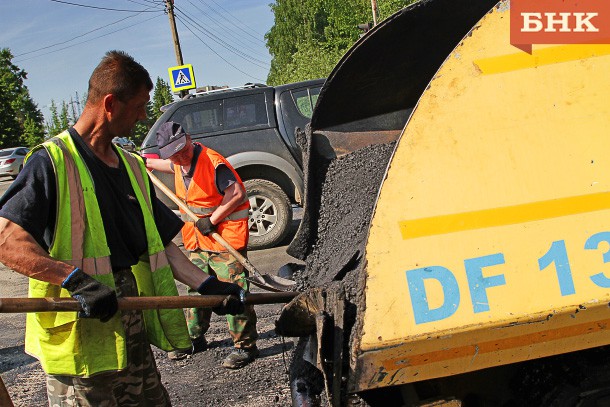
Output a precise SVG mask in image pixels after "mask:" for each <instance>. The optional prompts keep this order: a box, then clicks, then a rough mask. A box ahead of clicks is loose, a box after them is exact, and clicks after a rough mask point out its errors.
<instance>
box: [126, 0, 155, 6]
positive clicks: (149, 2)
mask: <svg viewBox="0 0 610 407" xmlns="http://www.w3.org/2000/svg"><path fill="white" fill-rule="evenodd" d="M127 1H128V2H130V3H133V4H137V5H138V6H144V7H149V6H150V5H156V6H163V3H161V2H159V1H152V0H140V1H143V2H144V3H140V2H139V1H136V0H127Z"/></svg>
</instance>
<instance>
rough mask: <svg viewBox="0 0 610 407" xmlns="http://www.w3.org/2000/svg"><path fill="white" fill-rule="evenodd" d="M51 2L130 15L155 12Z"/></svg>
mask: <svg viewBox="0 0 610 407" xmlns="http://www.w3.org/2000/svg"><path fill="white" fill-rule="evenodd" d="M51 1H54V2H55V3H62V4H68V5H70V6H78V7H86V8H94V9H98V10H108V11H125V12H130V13H154V12H156V11H157V10H123V9H118V8H106V7H96V6H90V5H88V4H78V3H70V2H69V1H62V0H51Z"/></svg>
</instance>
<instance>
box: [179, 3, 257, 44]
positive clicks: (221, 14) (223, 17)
mask: <svg viewBox="0 0 610 407" xmlns="http://www.w3.org/2000/svg"><path fill="white" fill-rule="evenodd" d="M189 1H190V0H189ZM199 2H200V3H201V4H203V5H205V6H206V7H207V8H209V9H210V10H212V11H213V12H214V13H216V14H218V15H219V16H220V18H221V19H222V20H225V21H227V22H228V23H229V24H231V25H233V26H234V27H235V28H237V29H238V30H240V31H241V32H243V33H244V34H246V35H247V37H243V36H242V38H247V39H248V40H249V41H252V40H251V38H253V39H254V40H255V41H256V42H257V43H261V44H265V41H263V40H261V37H263V36H262V35H257V36H254V35H252V34H250V33H249V32H247V31H244V29H243V28H241V27H240V26H238V25H237V24H235V23H234V22H233V21H231V20H229V19H228V18H227V17H226V15H225V13H220V12H219V11H218V10H216V9H215V8H214V7H212V6H210V5H209V4H207V3H204V2H203V0H199ZM226 14H229V12H228V11H227V12H226ZM233 18H235V17H233ZM215 21H218V20H215Z"/></svg>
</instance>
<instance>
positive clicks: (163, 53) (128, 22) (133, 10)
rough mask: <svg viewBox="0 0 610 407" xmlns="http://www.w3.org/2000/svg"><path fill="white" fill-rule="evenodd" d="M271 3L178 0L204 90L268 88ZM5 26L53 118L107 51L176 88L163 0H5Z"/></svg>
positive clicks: (185, 42)
mask: <svg viewBox="0 0 610 407" xmlns="http://www.w3.org/2000/svg"><path fill="white" fill-rule="evenodd" d="M271 2H272V0H174V4H175V13H176V26H177V30H178V35H179V39H180V45H181V48H182V56H183V62H184V63H185V64H191V65H193V71H194V75H195V80H196V84H197V86H198V87H201V86H206V85H218V86H222V85H228V86H239V85H243V84H245V83H248V82H258V83H265V81H266V78H267V75H268V73H269V65H270V61H271V56H270V55H269V52H268V50H267V48H266V46H265V39H264V35H265V33H267V32H268V31H269V30H270V29H271V27H272V26H273V23H274V18H273V13H272V11H271V8H270V7H269V3H271ZM110 9H111V10H110ZM0 27H1V29H0V48H9V49H10V50H11V53H12V54H13V56H14V58H13V60H12V61H13V63H14V64H15V65H17V66H18V67H19V68H21V69H23V70H25V71H26V72H27V74H28V76H27V80H26V81H25V85H26V86H27V87H28V89H29V91H30V95H31V97H32V99H33V100H34V102H35V103H36V104H37V105H38V108H39V109H40V110H41V111H42V112H43V114H44V115H45V119H46V120H49V118H50V111H49V106H50V104H51V101H52V100H54V101H55V103H56V104H58V105H59V104H61V102H62V101H65V102H67V103H69V102H70V100H76V99H77V98H76V94H77V93H78V95H79V97H80V98H81V99H82V96H83V95H84V94H85V93H86V91H87V82H88V80H89V76H90V75H91V72H93V69H94V68H95V66H96V65H97V64H98V63H99V62H100V59H101V58H102V56H103V55H104V53H105V52H106V51H109V50H113V49H116V50H122V51H125V52H127V53H128V54H130V55H131V56H133V57H134V58H135V60H136V61H138V62H139V63H141V64H142V65H143V66H144V67H145V68H146V69H147V70H148V72H149V73H150V76H151V78H152V80H153V83H155V82H156V80H157V77H161V78H162V79H163V80H164V81H165V82H168V83H169V80H170V79H169V74H168V72H167V69H168V68H170V67H173V66H176V65H178V63H177V58H176V53H175V49H174V42H173V39H172V34H171V29H170V23H169V18H168V15H167V14H165V13H164V1H163V0H103V1H99V0H19V1H12V0H0ZM151 97H152V93H151ZM75 108H76V109H78V106H75Z"/></svg>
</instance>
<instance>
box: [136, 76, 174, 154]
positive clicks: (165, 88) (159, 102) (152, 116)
mask: <svg viewBox="0 0 610 407" xmlns="http://www.w3.org/2000/svg"><path fill="white" fill-rule="evenodd" d="M173 101H174V95H173V94H172V89H171V87H170V86H169V84H168V83H167V82H165V81H164V80H163V79H161V78H160V77H157V82H156V83H155V88H154V92H153V96H152V99H151V101H150V102H148V104H147V105H146V120H142V121H140V122H138V124H137V125H136V127H135V129H134V131H133V134H132V140H133V142H134V143H135V145H136V146H140V145H141V144H142V142H143V141H144V138H145V137H146V135H147V134H148V131H149V130H150V128H151V127H152V125H153V124H154V123H155V121H157V119H158V118H159V117H160V116H161V114H162V113H163V112H162V111H161V107H163V106H165V105H167V104H169V103H172V102H173Z"/></svg>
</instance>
